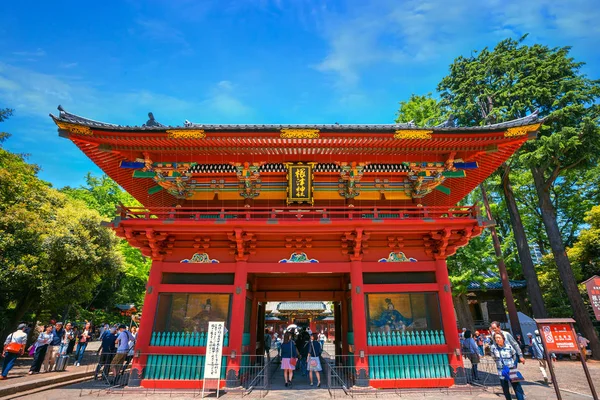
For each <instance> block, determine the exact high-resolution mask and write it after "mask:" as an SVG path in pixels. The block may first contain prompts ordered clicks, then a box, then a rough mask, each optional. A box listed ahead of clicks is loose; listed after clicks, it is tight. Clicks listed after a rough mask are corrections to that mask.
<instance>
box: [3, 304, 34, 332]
mask: <svg viewBox="0 0 600 400" xmlns="http://www.w3.org/2000/svg"><path fill="white" fill-rule="evenodd" d="M34 302H35V298H34V297H33V296H28V295H26V296H24V297H21V298H20V299H18V300H17V305H16V307H15V310H14V313H13V314H12V315H11V316H10V318H9V320H8V324H6V326H5V327H3V329H2V333H0V338H2V340H4V339H5V338H6V336H8V335H10V334H11V333H12V332H14V331H15V330H16V329H17V326H18V325H19V322H21V321H22V318H23V315H25V313H26V312H27V311H28V310H29V308H30V307H31V306H32V305H33V303H34ZM2 343H4V342H2Z"/></svg>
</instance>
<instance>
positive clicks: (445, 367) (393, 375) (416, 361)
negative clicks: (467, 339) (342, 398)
mask: <svg viewBox="0 0 600 400" xmlns="http://www.w3.org/2000/svg"><path fill="white" fill-rule="evenodd" d="M450 373H451V369H450V363H449V361H448V355H447V354H386V355H370V356H369V378H370V379H423V378H425V379H432V378H450V377H451V374H450Z"/></svg>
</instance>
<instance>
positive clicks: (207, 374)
mask: <svg viewBox="0 0 600 400" xmlns="http://www.w3.org/2000/svg"><path fill="white" fill-rule="evenodd" d="M224 335H225V323H224V322H212V321H211V322H209V323H208V332H207V340H206V359H205V361H204V379H219V378H220V377H221V358H222V356H223V336H224Z"/></svg>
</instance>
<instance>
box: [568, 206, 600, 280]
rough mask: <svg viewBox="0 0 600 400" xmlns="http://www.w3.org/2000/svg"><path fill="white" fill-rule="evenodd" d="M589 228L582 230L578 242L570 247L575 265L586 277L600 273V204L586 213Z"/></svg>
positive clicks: (570, 255) (570, 253)
mask: <svg viewBox="0 0 600 400" xmlns="http://www.w3.org/2000/svg"><path fill="white" fill-rule="evenodd" d="M585 222H586V223H587V224H589V228H588V229H584V230H582V231H581V232H580V234H579V237H578V239H577V242H576V243H575V244H574V245H573V247H572V248H570V249H569V251H568V254H569V258H570V259H571V260H572V261H573V265H574V266H576V267H577V268H580V269H581V271H582V274H583V276H584V277H586V278H589V277H591V276H594V275H600V205H599V206H595V207H593V208H592V209H591V210H590V211H589V212H588V213H587V215H586V217H585Z"/></svg>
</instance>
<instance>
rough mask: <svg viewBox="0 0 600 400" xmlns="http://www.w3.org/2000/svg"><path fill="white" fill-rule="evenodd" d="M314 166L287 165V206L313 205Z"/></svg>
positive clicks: (310, 164)
mask: <svg viewBox="0 0 600 400" xmlns="http://www.w3.org/2000/svg"><path fill="white" fill-rule="evenodd" d="M313 165H314V163H308V164H303V163H297V164H291V163H288V164H286V165H285V166H286V168H287V180H288V187H287V204H290V203H310V204H313V172H312V171H313Z"/></svg>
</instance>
